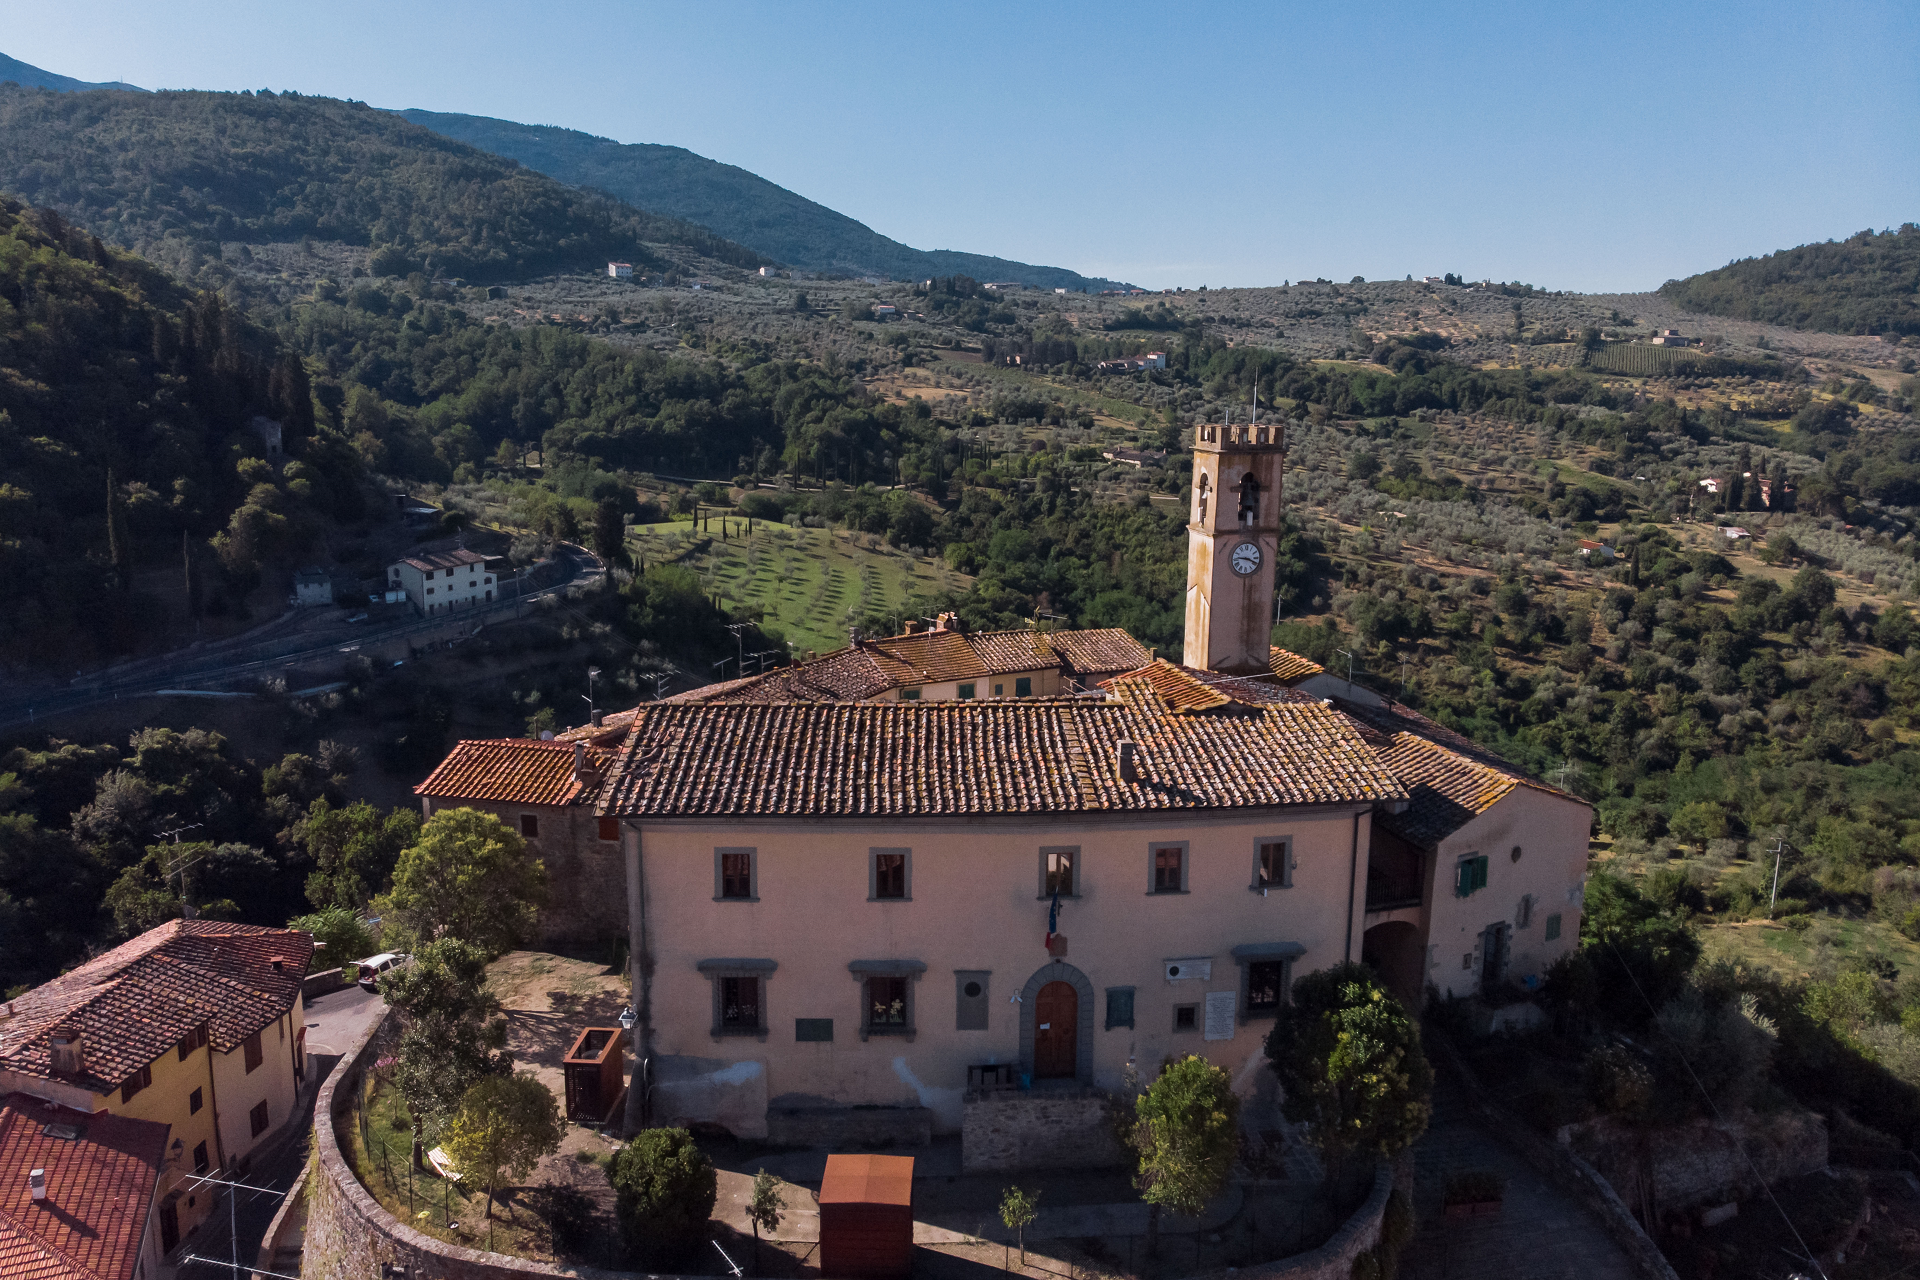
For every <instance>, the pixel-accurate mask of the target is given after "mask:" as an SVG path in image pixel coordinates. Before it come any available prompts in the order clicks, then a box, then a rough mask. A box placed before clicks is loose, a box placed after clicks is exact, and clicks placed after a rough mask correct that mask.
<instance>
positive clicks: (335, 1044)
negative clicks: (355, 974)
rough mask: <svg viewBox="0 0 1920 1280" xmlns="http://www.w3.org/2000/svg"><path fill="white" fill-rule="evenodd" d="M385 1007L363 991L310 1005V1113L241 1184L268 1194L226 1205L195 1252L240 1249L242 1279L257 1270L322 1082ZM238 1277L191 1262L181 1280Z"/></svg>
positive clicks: (309, 1135)
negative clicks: (263, 1242) (250, 1270)
mask: <svg viewBox="0 0 1920 1280" xmlns="http://www.w3.org/2000/svg"><path fill="white" fill-rule="evenodd" d="M384 1008H386V1003H385V1002H384V1001H383V1000H381V999H380V997H379V996H378V995H376V994H375V993H373V992H371V991H362V990H361V989H360V988H359V987H345V988H343V989H341V990H339V991H334V992H330V993H328V994H327V995H324V996H319V997H317V998H315V999H313V1000H311V1001H309V1002H308V1003H307V1054H308V1056H309V1057H310V1058H311V1059H312V1061H313V1064H314V1065H313V1070H314V1072H315V1074H314V1075H313V1077H312V1079H313V1080H314V1082H315V1083H313V1084H311V1085H309V1086H308V1087H307V1092H306V1097H305V1099H304V1102H305V1111H304V1112H303V1113H302V1115H301V1117H300V1118H299V1119H298V1120H296V1121H295V1122H294V1123H293V1125H292V1126H291V1128H290V1130H289V1132H288V1134H287V1136H286V1138H285V1139H283V1140H282V1142H281V1144H280V1145H279V1146H278V1147H277V1148H275V1149H274V1150H273V1151H271V1152H269V1153H267V1154H265V1155H263V1156H261V1157H258V1158H256V1159H255V1160H254V1162H253V1168H252V1169H251V1170H250V1171H248V1173H247V1176H246V1177H245V1178H244V1179H241V1181H244V1182H246V1183H247V1184H248V1185H249V1186H253V1187H261V1188H266V1190H264V1191H258V1192H253V1193H248V1192H244V1191H243V1192H240V1193H239V1197H240V1198H239V1200H238V1202H237V1203H236V1204H235V1205H234V1209H233V1212H232V1213H231V1214H229V1213H228V1212H227V1206H226V1204H225V1203H224V1202H223V1203H222V1204H221V1206H220V1208H219V1209H218V1210H217V1211H216V1212H215V1213H214V1216H213V1217H212V1218H210V1219H208V1220H207V1224H206V1226H204V1227H202V1228H201V1230H200V1233H199V1237H198V1239H196V1240H195V1241H193V1243H192V1245H191V1246H190V1248H191V1251H192V1252H194V1253H197V1254H199V1255H201V1256H202V1257H210V1258H231V1257H233V1256H234V1252H235V1249H236V1246H237V1250H238V1254H239V1262H240V1265H241V1267H242V1268H243V1270H242V1272H241V1274H242V1275H243V1276H244V1275H245V1274H246V1271H245V1270H244V1269H245V1268H248V1267H250V1266H252V1264H253V1263H254V1261H255V1260H256V1257H257V1255H258V1254H259V1251H260V1240H261V1237H263V1236H265V1235H266V1234H267V1228H268V1226H270V1225H271V1224H272V1222H273V1215H274V1214H276V1213H278V1212H279V1211H280V1202H281V1200H282V1199H284V1198H285V1196H286V1193H287V1191H288V1189H289V1188H291V1187H292V1186H293V1183H294V1179H296V1178H298V1177H299V1176H300V1170H301V1169H303V1168H305V1167H306V1164H307V1156H308V1153H309V1149H310V1148H311V1146H312V1142H313V1099H314V1095H315V1094H317V1093H319V1092H320V1087H319V1082H320V1081H323V1080H325V1079H326V1078H327V1073H328V1072H330V1071H332V1070H333V1068H334V1066H335V1064H337V1063H338V1062H339V1061H340V1056H341V1053H342V1052H343V1051H344V1050H345V1049H346V1048H347V1046H349V1045H351V1044H352V1043H353V1042H354V1040H355V1039H357V1038H358V1037H359V1035H360V1033H361V1032H362V1031H364V1030H366V1028H367V1026H368V1024H369V1023H371V1022H372V1021H373V1020H374V1019H375V1018H378V1017H379V1016H380V1011H381V1010H382V1009H384ZM232 1274H233V1273H232V1271H231V1270H230V1269H229V1268H228V1267H225V1266H219V1267H216V1266H211V1265H209V1264H207V1263H204V1262H202V1263H189V1264H187V1265H185V1266H182V1267H181V1268H180V1270H179V1272H178V1273H177V1280H218V1278H221V1277H225V1278H228V1280H230V1278H231V1276H232Z"/></svg>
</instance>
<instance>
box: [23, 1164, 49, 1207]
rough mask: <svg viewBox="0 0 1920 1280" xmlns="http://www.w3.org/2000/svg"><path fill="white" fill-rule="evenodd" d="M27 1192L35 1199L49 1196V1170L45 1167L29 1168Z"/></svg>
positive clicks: (43, 1198)
mask: <svg viewBox="0 0 1920 1280" xmlns="http://www.w3.org/2000/svg"><path fill="white" fill-rule="evenodd" d="M27 1194H28V1195H30V1196H32V1197H33V1198H34V1199H35V1200H45V1199H46V1198H47V1171H46V1170H45V1169H29V1170H27Z"/></svg>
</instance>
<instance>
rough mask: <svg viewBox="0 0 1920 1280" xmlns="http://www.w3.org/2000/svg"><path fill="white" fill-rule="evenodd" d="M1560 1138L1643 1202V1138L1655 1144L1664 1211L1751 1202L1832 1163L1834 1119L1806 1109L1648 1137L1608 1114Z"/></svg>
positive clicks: (1631, 1199)
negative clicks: (1830, 1127) (1768, 1189)
mask: <svg viewBox="0 0 1920 1280" xmlns="http://www.w3.org/2000/svg"><path fill="white" fill-rule="evenodd" d="M1560 1141H1561V1142H1562V1144H1564V1145H1566V1146H1568V1147H1570V1148H1571V1149H1572V1150H1573V1151H1574V1152H1575V1153H1577V1154H1578V1155H1579V1156H1580V1157H1581V1158H1582V1159H1584V1160H1585V1161H1586V1162H1587V1163H1588V1164H1590V1165H1592V1166H1593V1167H1594V1168H1595V1169H1597V1170H1598V1171H1599V1172H1600V1174H1601V1176H1602V1177H1604V1178H1606V1180H1607V1181H1608V1182H1610V1183H1612V1184H1613V1189H1614V1191H1616V1192H1617V1193H1618V1194H1619V1195H1620V1198H1621V1199H1622V1200H1625V1201H1627V1202H1628V1203H1637V1202H1638V1201H1639V1199H1640V1190H1641V1187H1640V1182H1641V1179H1642V1178H1643V1177H1644V1176H1645V1175H1644V1173H1643V1172H1642V1171H1643V1170H1644V1169H1645V1167H1646V1162H1645V1159H1644V1157H1643V1154H1642V1152H1643V1142H1644V1143H1646V1144H1650V1145H1651V1148H1652V1149H1651V1151H1649V1152H1646V1153H1645V1154H1646V1155H1650V1156H1651V1157H1652V1165H1653V1200H1654V1203H1655V1204H1656V1205H1658V1206H1659V1207H1660V1208H1661V1209H1663V1210H1664V1209H1693V1208H1698V1207H1699V1206H1701V1205H1705V1204H1720V1203H1723V1202H1725V1201H1727V1200H1743V1199H1745V1198H1746V1197H1748V1196H1750V1195H1753V1194H1754V1193H1756V1192H1758V1191H1759V1190H1760V1188H1761V1187H1762V1186H1767V1185H1771V1184H1772V1183H1775V1182H1779V1181H1780V1180H1781V1179H1783V1178H1796V1177H1799V1176H1800V1175H1801V1174H1805V1173H1813V1172H1815V1171H1817V1170H1820V1169H1824V1168H1826V1167H1827V1123H1826V1121H1825V1119H1823V1118H1822V1117H1820V1116H1817V1115H1814V1114H1812V1113H1811V1112H1806V1111H1785V1112H1777V1113H1775V1114H1772V1115H1747V1116H1744V1117H1741V1118H1739V1119H1736V1120H1728V1121H1709V1120H1695V1121H1691V1122H1689V1123H1687V1124H1682V1125H1674V1126H1671V1127H1668V1128H1664V1129H1656V1130H1654V1131H1653V1132H1652V1133H1651V1134H1649V1135H1647V1136H1646V1137H1645V1138H1643V1137H1642V1136H1641V1134H1640V1133H1639V1132H1638V1131H1637V1130H1635V1129H1634V1128H1633V1127H1632V1126H1630V1125H1627V1124H1623V1123H1622V1122H1620V1121H1619V1120H1616V1119H1613V1118H1611V1117H1607V1118H1603V1119H1599V1120H1593V1121H1589V1122H1587V1123H1586V1124H1580V1125H1569V1126H1567V1128H1566V1129H1565V1130H1563V1131H1562V1132H1561V1134H1560Z"/></svg>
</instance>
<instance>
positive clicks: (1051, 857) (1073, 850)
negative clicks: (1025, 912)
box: [1040, 845, 1080, 899]
mask: <svg viewBox="0 0 1920 1280" xmlns="http://www.w3.org/2000/svg"><path fill="white" fill-rule="evenodd" d="M1079 861H1080V846H1079V845H1048V846H1046V847H1045V848H1043V849H1041V850H1040V896H1041V897H1042V898H1047V899H1051V898H1052V897H1053V895H1054V894H1055V893H1056V892H1057V893H1058V894H1059V895H1060V896H1061V897H1063V898H1077V897H1079V896H1080V882H1079V879H1078V878H1077V877H1078V871H1079V867H1078V864H1079Z"/></svg>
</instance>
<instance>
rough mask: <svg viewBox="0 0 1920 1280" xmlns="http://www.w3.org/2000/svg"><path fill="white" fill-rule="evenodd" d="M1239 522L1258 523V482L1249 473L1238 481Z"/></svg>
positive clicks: (1244, 523) (1245, 523)
mask: <svg viewBox="0 0 1920 1280" xmlns="http://www.w3.org/2000/svg"><path fill="white" fill-rule="evenodd" d="M1240 523H1241V524H1243V525H1253V524H1258V523H1260V482H1259V481H1258V480H1255V479H1254V478H1253V477H1252V476H1251V475H1249V476H1247V478H1246V479H1244V480H1242V481H1241V482H1240Z"/></svg>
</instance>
